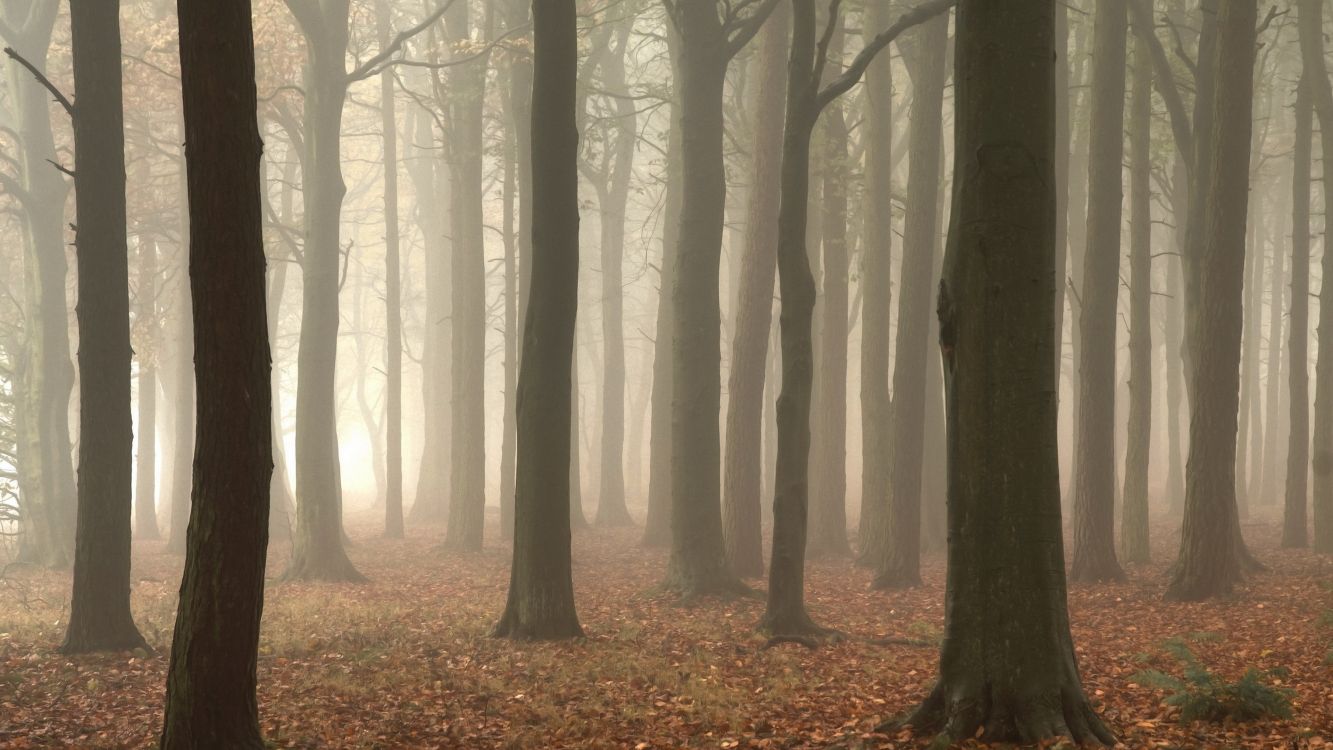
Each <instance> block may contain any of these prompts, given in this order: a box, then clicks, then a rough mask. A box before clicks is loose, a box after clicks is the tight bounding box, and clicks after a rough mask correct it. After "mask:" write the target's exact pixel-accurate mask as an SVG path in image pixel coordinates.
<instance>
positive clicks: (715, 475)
mask: <svg viewBox="0 0 1333 750" xmlns="http://www.w3.org/2000/svg"><path fill="white" fill-rule="evenodd" d="M777 2H778V0H759V2H754V3H743V4H740V5H739V6H736V7H733V6H732V5H731V4H727V3H721V4H720V3H718V2H716V0H685V1H682V0H663V4H664V5H665V6H666V8H667V11H668V15H669V16H670V18H671V23H672V24H673V25H674V26H675V30H676V33H677V35H678V42H679V44H678V54H677V55H676V57H675V72H676V86H677V90H676V92H675V94H676V97H677V106H678V107H679V109H678V110H676V111H675V112H674V116H675V118H676V119H677V120H678V121H679V127H680V164H681V167H680V168H681V183H680V185H681V204H680V213H679V217H678V221H677V230H676V252H675V258H674V273H673V278H672V279H671V282H672V283H671V286H670V288H669V289H670V291H669V293H670V294H671V295H672V318H673V320H672V329H671V332H672V336H671V340H672V357H671V367H672V373H671V388H672V391H671V392H672V397H671V560H670V563H669V567H668V571H667V581H666V583H667V587H668V588H671V589H675V590H677V591H679V592H680V593H681V594H682V595H683V596H684V597H686V598H690V597H694V596H698V595H706V594H718V593H731V592H738V591H744V590H745V586H744V584H742V583H741V582H740V579H738V578H737V577H736V576H735V574H734V573H732V572H731V570H730V569H728V567H727V562H726V552H725V549H724V546H723V541H722V498H721V486H722V477H721V473H722V471H721V439H720V435H719V430H718V414H719V412H720V411H721V408H722V405H721V401H722V392H721V391H722V375H721V367H722V364H721V361H722V346H721V318H722V311H721V306H720V303H719V299H718V291H719V273H720V264H721V258H722V223H723V212H724V208H725V206H726V192H727V187H726V175H725V169H724V160H723V158H722V157H723V149H722V139H723V132H724V125H723V116H722V113H723V105H722V102H723V96H722V95H723V85H724V83H725V80H726V74H727V64H728V63H729V62H730V61H731V59H732V58H733V57H735V55H736V53H737V52H739V51H740V50H741V49H742V48H743V47H744V46H745V45H746V44H747V43H748V42H749V41H750V39H751V38H753V37H754V35H755V34H756V33H757V32H758V31H759V27H760V25H761V24H762V23H763V22H764V19H765V18H766V17H767V16H768V14H769V12H771V11H772V9H773V6H774V5H776V4H777ZM747 7H748V8H750V12H749V13H744V12H743V10H742V9H743V8H747ZM667 293H668V291H667V290H666V289H664V290H663V294H667ZM659 314H660V312H659Z"/></svg>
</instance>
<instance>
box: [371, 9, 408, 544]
mask: <svg viewBox="0 0 1333 750" xmlns="http://www.w3.org/2000/svg"><path fill="white" fill-rule="evenodd" d="M391 10H392V9H391V8H390V6H389V2H388V0H379V1H378V2H376V3H375V23H376V26H377V31H378V33H379V44H380V49H384V48H385V47H387V46H388V45H389V44H390V42H391V41H392V39H391V35H392V14H391ZM380 129H381V131H382V137H383V139H384V314H385V319H386V324H385V341H384V348H385V363H384V369H385V384H384V388H385V394H384V401H385V405H384V411H385V414H384V419H385V421H386V424H385V427H384V429H385V435H386V437H385V446H384V464H385V466H384V470H385V474H386V477H385V492H384V535H385V536H387V537H389V538H390V539H401V538H402V537H403V310H402V306H403V303H402V298H403V291H402V270H401V264H402V260H401V258H400V255H399V253H400V248H399V228H398V108H397V106H396V103H395V102H394V83H393V72H392V71H388V70H386V71H384V72H383V73H381V74H380Z"/></svg>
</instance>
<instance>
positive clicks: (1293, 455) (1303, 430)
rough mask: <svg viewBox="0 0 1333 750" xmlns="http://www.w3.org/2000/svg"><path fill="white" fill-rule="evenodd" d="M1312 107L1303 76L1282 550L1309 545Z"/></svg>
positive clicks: (1295, 172) (1294, 188)
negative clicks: (1289, 409) (1289, 405)
mask: <svg viewBox="0 0 1333 750" xmlns="http://www.w3.org/2000/svg"><path fill="white" fill-rule="evenodd" d="M1313 130H1314V104H1313V102H1312V97H1311V94H1310V83H1309V74H1308V73H1302V74H1301V80H1300V83H1299V84H1298V85H1297V88H1296V134H1295V144H1294V146H1293V148H1294V153H1293V155H1292V159H1293V160H1292V172H1291V194H1292V204H1291V312H1290V317H1291V322H1290V323H1289V324H1288V328H1287V356H1288V364H1287V377H1288V378H1289V383H1290V384H1289V386H1288V388H1289V389H1290V396H1289V398H1290V400H1291V411H1290V416H1289V422H1290V425H1289V428H1288V430H1289V431H1288V438H1287V482H1286V488H1285V490H1286V492H1285V502H1284V503H1283V506H1282V509H1283V513H1282V546H1283V547H1287V548H1300V547H1304V546H1305V545H1306V544H1308V542H1309V536H1308V533H1307V530H1306V529H1307V526H1306V524H1307V519H1308V516H1309V510H1308V509H1309V486H1308V482H1309V472H1310V371H1309V364H1308V362H1309V353H1308V352H1309V347H1310V173H1311V171H1312V162H1313V161H1314V159H1313V156H1312V154H1311V151H1312V150H1313V149H1312V145H1313V144H1312V141H1313V137H1314V136H1313Z"/></svg>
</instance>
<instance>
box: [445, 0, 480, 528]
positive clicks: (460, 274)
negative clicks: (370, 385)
mask: <svg viewBox="0 0 1333 750" xmlns="http://www.w3.org/2000/svg"><path fill="white" fill-rule="evenodd" d="M468 5H469V4H468V3H467V2H455V3H454V4H453V5H452V6H451V7H450V9H449V11H448V12H447V13H445V16H444V23H445V28H446V29H447V34H448V36H449V38H450V39H451V40H452V41H453V43H454V44H463V43H466V42H467V40H469V39H471V31H472V24H471V22H470V20H469V12H468ZM487 59H488V56H487V55H482V56H481V57H480V58H478V59H476V60H472V61H470V62H468V63H467V64H466V65H461V66H458V67H455V68H450V69H449V83H448V90H447V91H448V94H447V97H446V96H445V90H444V89H443V88H441V87H440V84H439V83H438V79H437V84H436V86H437V88H436V99H437V100H439V101H440V102H441V104H443V103H444V102H446V101H447V102H448V106H449V111H450V116H449V119H448V123H449V131H448V133H447V137H446V139H445V140H446V142H445V149H446V153H447V154H448V158H449V180H450V217H451V221H450V229H451V235H452V239H453V242H452V248H453V252H452V258H451V261H452V271H453V272H452V274H451V275H450V284H451V285H452V291H453V315H452V319H451V321H450V322H451V325H452V327H453V342H452V348H451V352H452V357H453V365H452V367H453V378H452V389H451V393H452V397H453V407H452V421H451V425H452V426H451V429H450V433H451V435H452V436H454V438H455V439H451V440H450V441H449V446H450V455H451V459H450V468H451V472H450V475H449V524H448V527H447V529H446V530H445V537H444V546H445V548H446V549H453V550H461V551H469V552H475V551H479V550H480V549H481V543H482V532H483V530H484V528H485V521H486V441H485V434H486V410H485V404H486V398H485V396H486V328H487V326H486V257H485V255H486V252H485V251H486V247H485V237H484V235H483V232H484V230H485V219H484V216H483V206H482V203H483V200H482V199H483V198H484V197H485V187H484V186H483V184H482V181H483V168H482V158H483V155H484V154H483V150H484V143H483V141H484V138H483V136H484V130H485V126H484V123H483V122H482V114H483V103H484V100H485V94H486V61H487ZM460 438H461V439H460Z"/></svg>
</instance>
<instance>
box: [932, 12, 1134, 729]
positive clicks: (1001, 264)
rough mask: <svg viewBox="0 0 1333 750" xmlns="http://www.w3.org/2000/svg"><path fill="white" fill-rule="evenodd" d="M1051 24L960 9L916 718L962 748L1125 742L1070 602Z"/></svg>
mask: <svg viewBox="0 0 1333 750" xmlns="http://www.w3.org/2000/svg"><path fill="white" fill-rule="evenodd" d="M1054 16H1055V12H1054V6H1053V4H1051V3H1049V2H1045V1H1044V0H1010V1H1008V2H1004V3H996V2H993V1H992V0H962V2H961V3H960V5H959V9H958V20H957V24H956V28H957V43H956V44H957V59H956V63H955V74H954V75H955V81H956V85H957V93H956V97H957V108H958V114H957V120H956V123H957V124H956V126H955V138H956V147H955V149H954V153H955V154H957V162H956V165H955V177H954V180H955V190H954V196H955V197H954V210H953V212H952V217H951V220H950V231H949V244H948V249H947V251H946V256H945V263H944V277H943V281H942V282H941V284H940V298H939V317H940V346H941V349H942V352H943V357H944V372H945V389H946V390H945V392H946V394H947V400H948V435H949V437H948V442H949V568H948V578H947V582H946V588H945V597H946V607H945V623H944V628H945V637H944V646H943V651H942V653H941V655H940V679H939V682H938V683H937V684H936V686H935V688H934V690H933V691H932V692H931V694H930V696H929V697H928V698H927V699H926V700H925V702H924V703H923V704H922V706H921V707H920V708H919V709H918V710H917V712H916V714H915V715H914V716H912V717H911V718H910V719H909V723H910V724H911V725H912V726H913V728H914V729H915V730H916V731H917V732H928V731H937V730H942V731H943V732H944V734H945V736H946V737H947V738H948V739H949V740H951V741H954V742H961V741H963V740H966V739H970V738H972V737H976V736H984V737H985V738H986V741H987V742H1005V741H1021V742H1023V743H1036V742H1039V741H1041V740H1044V739H1047V738H1050V737H1057V736H1068V737H1070V738H1072V739H1073V740H1074V741H1076V742H1097V741H1100V742H1105V743H1112V742H1113V741H1114V738H1113V737H1112V736H1111V734H1110V732H1108V731H1107V730H1106V728H1105V727H1104V726H1103V725H1102V723H1101V721H1100V719H1098V718H1097V716H1096V715H1095V714H1094V713H1093V710H1092V707H1091V706H1090V705H1089V704H1088V700H1087V698H1086V697H1084V694H1083V689H1082V687H1081V685H1080V681H1079V673H1078V666H1077V664H1076V662H1075V658H1074V647H1073V643H1072V639H1071V638H1070V634H1069V616H1068V612H1067V610H1066V604H1065V580H1064V558H1063V551H1062V547H1063V542H1062V539H1061V529H1060V514H1059V503H1060V482H1059V457H1058V453H1057V448H1056V441H1057V435H1056V409H1057V406H1056V398H1055V376H1056V371H1055V368H1054V367H1053V366H1052V363H1053V361H1054V354H1053V352H1054V334H1055V330H1054V310H1053V309H1052V305H1051V304H1050V301H1051V299H1052V296H1053V295H1054V290H1053V284H1054V283H1055V273H1054V270H1055V236H1054V234H1055V233H1054V229H1055V169H1054V158H1055V129H1054V121H1055V112H1054V108H1055V66H1054V62H1055V59H1056V57H1055V54H1054V26H1055V17H1054ZM1038 62H1039V63H1040V64H1038ZM1016 434H1017V435H1023V436H1024V439H1022V440H1013V439H1010V436H1011V435H1016Z"/></svg>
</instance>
